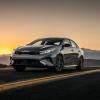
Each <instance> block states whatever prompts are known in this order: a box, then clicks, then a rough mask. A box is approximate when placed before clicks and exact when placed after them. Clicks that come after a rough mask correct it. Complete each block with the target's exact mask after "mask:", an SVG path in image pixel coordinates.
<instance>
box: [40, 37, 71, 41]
mask: <svg viewBox="0 0 100 100" xmlns="http://www.w3.org/2000/svg"><path fill="white" fill-rule="evenodd" d="M41 39H63V40H64V39H69V38H63V37H61V38H60V37H47V38H41ZM69 40H70V39H69Z"/></svg>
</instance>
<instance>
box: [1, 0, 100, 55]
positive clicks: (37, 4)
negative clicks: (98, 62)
mask: <svg viewBox="0 0 100 100" xmlns="http://www.w3.org/2000/svg"><path fill="white" fill-rule="evenodd" d="M39 37H68V38H71V39H73V40H75V41H76V42H77V43H78V44H79V45H80V47H82V48H89V49H95V50H100V0H0V54H9V53H11V52H12V50H13V49H14V48H16V47H18V46H21V45H25V44H27V43H29V42H31V41H33V40H34V39H36V38H39Z"/></svg>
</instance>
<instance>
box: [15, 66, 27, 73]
mask: <svg viewBox="0 0 100 100" xmlns="http://www.w3.org/2000/svg"><path fill="white" fill-rule="evenodd" d="M13 68H14V70H15V71H17V72H23V71H24V70H25V68H26V67H25V66H13Z"/></svg>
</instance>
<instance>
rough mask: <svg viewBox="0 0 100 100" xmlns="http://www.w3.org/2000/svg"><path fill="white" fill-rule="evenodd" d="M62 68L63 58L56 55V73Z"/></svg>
mask: <svg viewBox="0 0 100 100" xmlns="http://www.w3.org/2000/svg"><path fill="white" fill-rule="evenodd" d="M63 67H64V61H63V57H62V56H61V55H58V56H57V57H56V66H55V71H56V72H61V71H62V69H63Z"/></svg>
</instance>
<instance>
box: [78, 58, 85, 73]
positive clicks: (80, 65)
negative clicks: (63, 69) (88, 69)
mask: <svg viewBox="0 0 100 100" xmlns="http://www.w3.org/2000/svg"><path fill="white" fill-rule="evenodd" d="M83 67H84V59H83V57H81V58H80V59H79V63H78V65H77V66H76V69H77V70H79V71H81V70H82V69H83Z"/></svg>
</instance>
